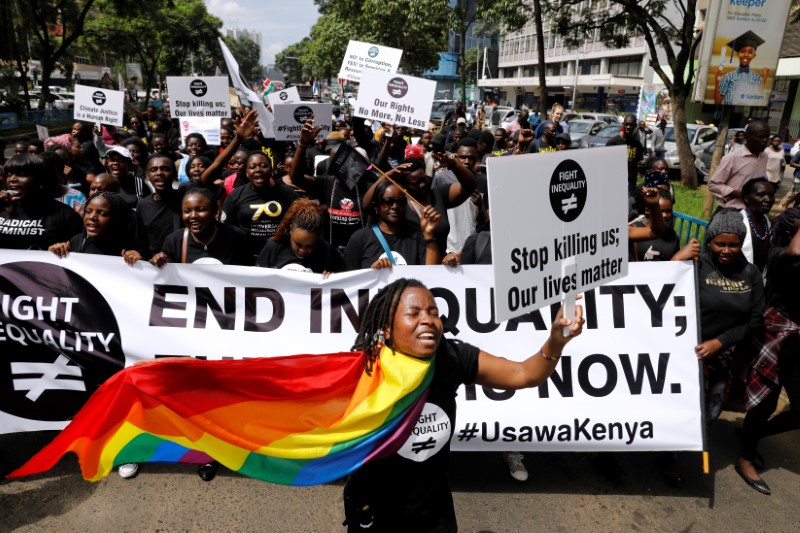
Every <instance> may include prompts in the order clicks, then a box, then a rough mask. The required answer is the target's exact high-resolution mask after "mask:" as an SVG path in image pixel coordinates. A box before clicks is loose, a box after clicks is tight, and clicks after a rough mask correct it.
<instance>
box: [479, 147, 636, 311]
mask: <svg viewBox="0 0 800 533" xmlns="http://www.w3.org/2000/svg"><path fill="white" fill-rule="evenodd" d="M487 177H488V183H489V206H490V208H491V212H492V260H493V265H494V267H493V271H494V282H495V305H496V306H497V315H498V319H500V320H507V319H510V318H513V317H516V316H520V315H523V314H525V313H528V312H530V311H533V310H535V309H539V308H541V307H543V306H545V305H548V304H551V303H554V302H558V301H560V300H561V299H562V298H564V297H565V296H567V295H574V294H577V293H579V292H582V291H584V290H588V289H591V288H593V287H597V286H599V285H603V284H604V283H607V282H609V281H611V280H615V279H617V278H621V277H623V276H625V275H626V274H627V272H628V233H627V213H628V194H627V148H626V147H625V146H620V147H617V146H614V147H608V148H602V149H599V150H566V151H563V152H552V153H542V154H529V155H520V156H514V157H494V158H491V159H489V160H488V174H487Z"/></svg>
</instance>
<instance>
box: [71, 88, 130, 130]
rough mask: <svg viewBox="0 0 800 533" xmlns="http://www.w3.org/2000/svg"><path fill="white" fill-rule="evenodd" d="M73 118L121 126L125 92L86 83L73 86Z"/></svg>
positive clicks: (122, 123)
mask: <svg viewBox="0 0 800 533" xmlns="http://www.w3.org/2000/svg"><path fill="white" fill-rule="evenodd" d="M74 109H75V110H74V115H73V116H74V118H75V120H85V121H86V122H99V123H101V124H108V125H110V126H123V125H124V119H123V111H124V110H125V93H124V92H122V91H112V90H110V89H101V88H99V87H89V86H87V85H76V86H75V108H74Z"/></svg>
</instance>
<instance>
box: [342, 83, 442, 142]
mask: <svg viewBox="0 0 800 533" xmlns="http://www.w3.org/2000/svg"><path fill="white" fill-rule="evenodd" d="M435 92H436V82H435V81H431V80H425V79H422V78H415V77H414V76H405V75H402V74H392V73H391V72H379V71H376V70H365V71H364V75H363V76H362V77H361V87H360V88H359V90H358V101H357V102H356V107H355V113H354V114H355V116H357V117H364V118H368V119H370V120H377V121H379V122H385V123H387V124H395V125H397V126H406V127H409V128H420V129H426V128H427V127H428V121H429V120H430V118H431V107H433V96H434V94H435Z"/></svg>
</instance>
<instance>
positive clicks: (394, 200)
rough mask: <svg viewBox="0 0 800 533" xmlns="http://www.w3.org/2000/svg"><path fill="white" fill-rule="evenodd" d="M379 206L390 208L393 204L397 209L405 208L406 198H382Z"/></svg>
mask: <svg viewBox="0 0 800 533" xmlns="http://www.w3.org/2000/svg"><path fill="white" fill-rule="evenodd" d="M381 204H383V205H385V206H388V207H392V206H393V205H395V204H397V207H405V206H407V205H408V198H406V197H405V196H397V197H391V196H384V197H383V198H381Z"/></svg>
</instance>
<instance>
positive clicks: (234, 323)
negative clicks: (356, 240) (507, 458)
mask: <svg viewBox="0 0 800 533" xmlns="http://www.w3.org/2000/svg"><path fill="white" fill-rule="evenodd" d="M489 273H490V267H488V266H471V267H462V268H458V269H447V268H446V267H403V268H395V269H393V270H391V271H389V270H382V271H374V270H362V271H357V272H350V273H346V274H339V275H336V274H334V275H332V276H330V277H329V278H328V279H326V280H323V279H322V277H321V276H319V275H309V274H302V273H295V272H286V271H280V270H270V269H260V268H255V267H234V266H227V267H222V266H200V265H168V266H167V267H166V268H165V269H164V270H159V269H157V268H155V267H152V266H151V265H150V264H148V263H145V262H140V263H139V264H137V265H135V266H133V267H128V266H126V265H125V264H124V263H123V261H122V259H121V258H114V257H103V256H95V255H83V254H71V255H70V256H69V257H68V258H67V259H65V260H59V259H58V258H57V257H56V256H55V255H53V254H50V253H46V252H28V251H25V252H21V251H0V352H1V353H3V355H4V357H3V360H2V363H0V433H11V432H18V431H30V430H42V429H58V428H61V427H63V426H64V425H65V423H64V421H65V420H67V419H68V418H69V417H70V416H72V414H74V412H76V411H77V410H78V408H79V407H80V405H82V404H83V403H84V402H85V401H86V400H87V399H88V396H89V395H90V394H91V393H92V392H93V391H94V390H95V389H96V387H97V386H98V384H99V383H101V382H102V381H104V380H105V379H107V378H108V377H109V376H110V375H112V374H113V373H114V372H116V371H117V370H118V369H120V368H122V367H123V366H129V365H131V364H133V363H134V362H135V361H136V360H138V359H149V358H154V357H166V356H195V357H201V358H206V359H226V358H230V359H239V358H246V357H269V356H278V355H292V354H302V353H330V352H335V351H341V350H348V349H350V347H351V345H352V343H353V340H354V338H355V333H356V325H357V322H358V317H359V316H360V315H361V314H362V313H363V311H364V310H365V309H366V306H367V304H368V302H369V298H370V296H372V295H374V294H375V292H376V291H377V290H378V289H379V288H380V287H381V286H383V285H384V284H386V283H388V282H390V281H392V280H393V279H396V278H398V277H403V276H405V277H414V278H418V279H420V280H422V281H423V282H424V283H426V284H427V286H428V287H430V288H431V290H432V291H433V293H434V295H435V296H436V298H437V303H438V305H439V307H440V311H441V316H442V320H443V323H444V328H445V335H446V336H447V337H449V338H456V339H459V340H462V341H464V342H470V343H472V344H475V345H476V346H479V347H481V348H482V349H484V350H485V351H488V352H490V353H493V354H496V355H500V356H503V357H507V358H510V359H515V360H523V359H525V358H527V357H529V356H530V355H532V353H533V352H534V351H535V350H536V349H537V348H538V347H539V346H540V345H541V343H542V342H543V341H544V340H545V339H546V337H547V334H548V333H547V328H548V327H549V324H551V323H552V317H551V313H553V312H555V309H554V308H545V309H543V310H541V311H535V312H532V313H529V314H527V315H525V316H522V317H518V318H516V319H514V320H511V321H508V322H502V323H497V322H495V320H494V318H495V313H494V307H493V305H492V292H493V289H492V287H491V285H490V282H489V281H488V280H490V279H491V276H490V275H489ZM120 280H124V282H123V283H121V282H120ZM582 304H583V305H584V308H585V310H586V318H587V322H586V327H585V332H584V333H583V334H582V335H581V336H580V337H578V338H576V339H575V340H574V341H573V342H572V343H570V344H569V348H568V350H567V352H566V353H565V354H564V356H563V357H562V359H561V361H560V362H559V364H558V366H557V367H556V372H555V373H554V374H553V376H552V377H551V378H550V379H549V380H548V382H547V383H546V384H544V385H542V386H540V387H539V388H538V389H530V390H526V391H516V392H511V391H508V392H507V391H497V390H492V389H488V388H484V387H466V388H465V389H463V390H461V391H460V393H459V398H458V401H459V403H460V406H459V414H458V420H457V422H456V423H455V426H454V430H455V431H454V437H453V444H454V446H455V447H456V449H459V450H485V449H498V450H500V449H502V450H510V449H526V450H561V451H568V450H583V451H586V450H656V449H665V450H702V448H703V447H702V444H703V442H702V427H701V414H700V386H699V374H698V363H697V359H696V358H695V356H694V351H693V348H694V346H695V344H696V343H697V325H696V313H695V286H694V274H693V268H692V266H691V264H688V263H686V264H684V263H678V262H665V263H653V264H632V265H631V268H630V273H629V275H628V276H627V277H626V278H623V279H620V280H617V281H615V282H612V283H610V284H608V285H606V286H603V287H600V288H598V289H596V290H595V291H589V292H587V293H586V295H585V298H584V300H583V301H582ZM440 422H441V421H440Z"/></svg>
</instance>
